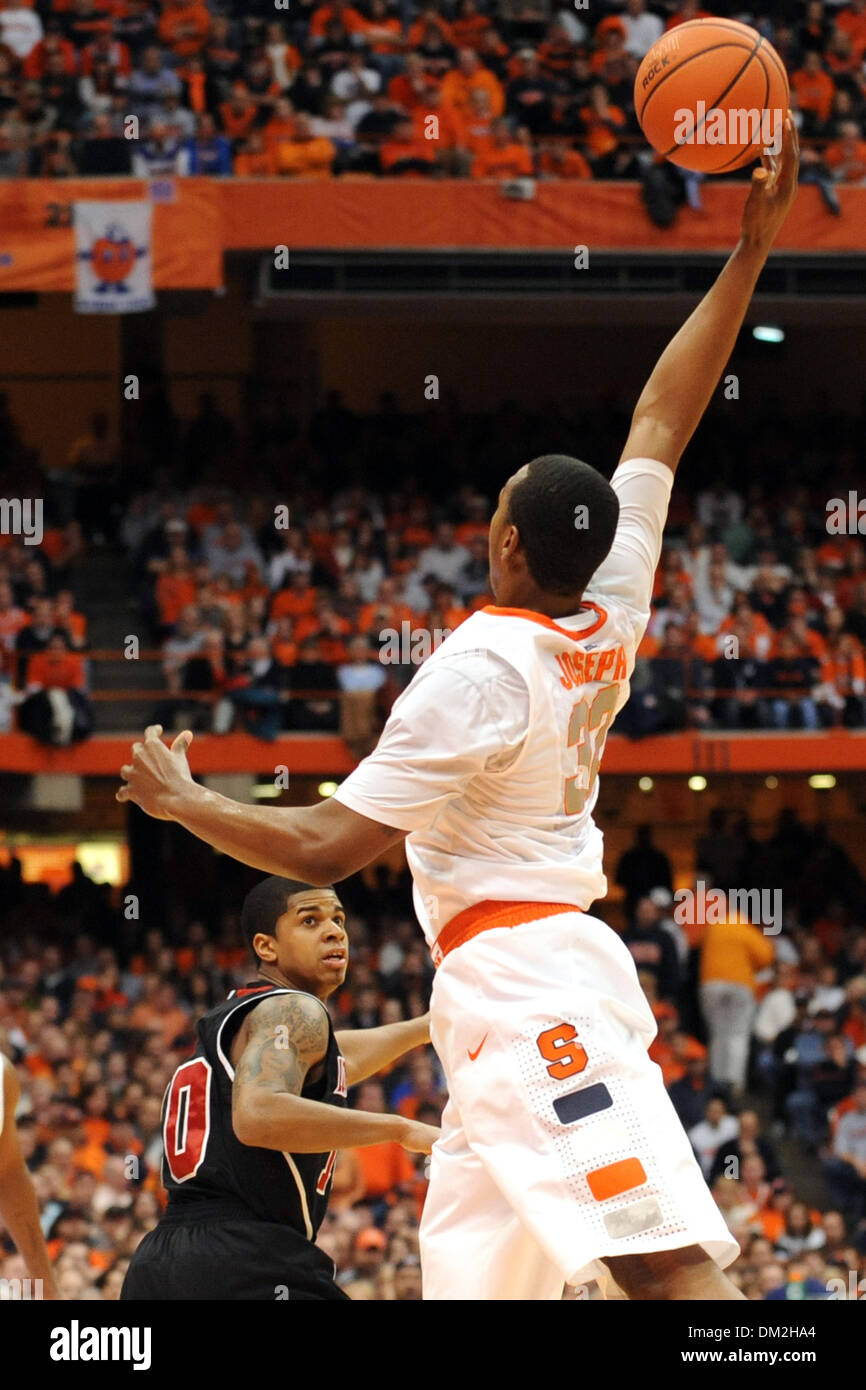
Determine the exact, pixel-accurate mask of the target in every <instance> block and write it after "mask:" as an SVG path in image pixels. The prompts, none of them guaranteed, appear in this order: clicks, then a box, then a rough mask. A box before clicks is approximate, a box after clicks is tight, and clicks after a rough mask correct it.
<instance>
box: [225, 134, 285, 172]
mask: <svg viewBox="0 0 866 1390" xmlns="http://www.w3.org/2000/svg"><path fill="white" fill-rule="evenodd" d="M276 171H277V170H276V164H275V162H274V157H273V155H272V154H271V152H270V150H268V149H266V147H265V138H264V135H263V134H262V132H261V131H260V130H252V131H250V133H249V135H248V136H247V139H246V140H245V141H244V144H243V146H242V148H241V152H240V154H237V155H235V174H236V176H237V177H238V178H239V179H260V178H271V177H272V176H273V175H274V174H275V173H276Z"/></svg>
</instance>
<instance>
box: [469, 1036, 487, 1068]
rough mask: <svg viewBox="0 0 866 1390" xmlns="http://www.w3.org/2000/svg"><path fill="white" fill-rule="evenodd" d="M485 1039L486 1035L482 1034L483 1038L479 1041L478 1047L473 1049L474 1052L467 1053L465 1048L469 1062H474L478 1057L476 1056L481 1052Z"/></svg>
mask: <svg viewBox="0 0 866 1390" xmlns="http://www.w3.org/2000/svg"><path fill="white" fill-rule="evenodd" d="M487 1038H488V1034H487V1033H485V1034H484V1037H483V1038H482V1039H481V1041H480V1043H479V1044H478V1046H477V1047H476V1049H475V1051H474V1052H470V1051H469V1048H468V1047H467V1049H466V1056H467V1057H468V1058H469V1060H470V1062H474V1061H475V1058H476V1057H477V1056H478V1054H479V1052H480V1051H481V1049H482V1047H483V1046H484V1044H485V1043H486V1042H487Z"/></svg>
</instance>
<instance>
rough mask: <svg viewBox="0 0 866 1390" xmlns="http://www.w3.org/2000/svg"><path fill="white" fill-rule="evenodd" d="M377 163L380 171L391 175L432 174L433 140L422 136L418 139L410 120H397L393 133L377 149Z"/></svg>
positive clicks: (433, 161)
mask: <svg viewBox="0 0 866 1390" xmlns="http://www.w3.org/2000/svg"><path fill="white" fill-rule="evenodd" d="M379 163H380V166H381V169H382V173H383V174H389V175H391V176H392V177H401V176H404V175H416V174H432V172H433V167H434V163H435V155H434V153H433V142H432V140H425V139H424V138H423V137H422V138H421V139H419V138H418V136H417V135H416V133H415V129H414V128H413V125H412V122H411V120H401V121H398V122H397V124H396V125H395V127H394V131H393V134H392V135H391V136H390V138H389V139H387V140H386V141H385V142H384V144H383V145H382V146H381V148H380V150H379Z"/></svg>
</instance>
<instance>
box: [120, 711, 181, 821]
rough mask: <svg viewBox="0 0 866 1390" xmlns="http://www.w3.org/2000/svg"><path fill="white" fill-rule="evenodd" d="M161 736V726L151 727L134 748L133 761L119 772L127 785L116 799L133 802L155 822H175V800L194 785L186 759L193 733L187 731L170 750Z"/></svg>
mask: <svg viewBox="0 0 866 1390" xmlns="http://www.w3.org/2000/svg"><path fill="white" fill-rule="evenodd" d="M161 734H162V725H161V724H150V725H149V726H148V728H147V729H145V731H144V742H143V743H134V744H133V745H132V762H131V763H126V764H125V765H124V766H123V767H122V768H121V769H120V775H121V777H122V778H123V781H124V785H123V786H122V787H121V788H120V790H119V791H118V793H117V800H118V801H134V802H135V804H136V806H140V807H141V809H142V811H146V812H147V814H148V815H149V816H153V817H154V818H155V819H156V820H173V819H174V817H173V815H172V812H171V804H172V801H173V800H174V799H176V798H177V797H178V796H179V795H182V794H183V792H184V791H186V790H187V788H189V787H190V786H192V785H194V783H193V780H192V773H191V772H190V770H189V763H188V762H187V760H186V750H187V749H188V748H189V745H190V744H191V743H192V734H191V732H190V731H189V729H184V731H183V733H181V734H178V736H177V738H176V739H175V740H174V742H173V743H172V745H171V748H167V747H166V745H165V744H164V743H163V741H162V738H161Z"/></svg>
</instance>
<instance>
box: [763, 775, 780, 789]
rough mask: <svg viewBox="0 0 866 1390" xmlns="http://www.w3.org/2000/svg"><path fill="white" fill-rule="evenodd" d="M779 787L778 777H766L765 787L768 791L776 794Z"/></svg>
mask: <svg viewBox="0 0 866 1390" xmlns="http://www.w3.org/2000/svg"><path fill="white" fill-rule="evenodd" d="M778 785H779V779H778V777H765V778H764V786H765V787H766V788H767V790H768V791H771V792H774V791H775V790H776V788H777V787H778Z"/></svg>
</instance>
